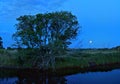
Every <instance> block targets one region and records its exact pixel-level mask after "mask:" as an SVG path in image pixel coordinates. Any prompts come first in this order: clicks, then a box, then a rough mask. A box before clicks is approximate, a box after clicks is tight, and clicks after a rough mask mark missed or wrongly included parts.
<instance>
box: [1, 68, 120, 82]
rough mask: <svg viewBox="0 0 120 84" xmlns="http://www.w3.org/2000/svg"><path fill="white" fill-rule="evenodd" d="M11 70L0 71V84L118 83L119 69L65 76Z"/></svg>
mask: <svg viewBox="0 0 120 84" xmlns="http://www.w3.org/2000/svg"><path fill="white" fill-rule="evenodd" d="M5 72H6V73H5ZM13 72H15V71H13ZM13 72H10V73H12V74H10V73H9V71H7V70H4V71H3V72H0V84H120V79H119V78H120V69H116V70H112V71H108V72H88V73H77V74H73V75H67V76H66V75H65V76H56V75H54V76H51V75H48V74H47V73H38V72H37V73H36V72H35V73H34V72H29V71H28V72H26V71H25V72H22V71H19V72H15V73H13ZM33 73H34V74H33Z"/></svg>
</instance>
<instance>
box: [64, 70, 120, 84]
mask: <svg viewBox="0 0 120 84" xmlns="http://www.w3.org/2000/svg"><path fill="white" fill-rule="evenodd" d="M65 78H66V79H67V84H120V69H118V70H113V71H109V72H89V73H84V74H81V73H79V74H74V75H70V76H66V77H65Z"/></svg>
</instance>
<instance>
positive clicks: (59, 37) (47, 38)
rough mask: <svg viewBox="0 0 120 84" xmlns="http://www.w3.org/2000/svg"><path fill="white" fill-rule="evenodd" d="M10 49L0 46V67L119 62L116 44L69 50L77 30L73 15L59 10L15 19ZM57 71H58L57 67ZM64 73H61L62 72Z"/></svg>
mask: <svg viewBox="0 0 120 84" xmlns="http://www.w3.org/2000/svg"><path fill="white" fill-rule="evenodd" d="M17 21H18V23H17V24H16V30H17V31H16V33H14V34H13V38H14V39H15V42H16V43H15V44H14V48H10V47H8V48H7V49H6V50H5V49H2V48H3V46H2V38H0V46H1V49H0V67H7V68H9V67H10V68H12V67H13V68H19V69H20V68H31V69H33V68H37V69H44V70H49V69H50V70H51V69H53V70H58V69H60V70H61V69H66V70H68V72H69V69H72V70H73V69H75V68H78V70H79V69H81V70H84V69H87V68H90V67H92V68H93V67H96V66H103V65H111V64H120V47H119V46H117V47H115V48H112V49H69V48H68V46H69V45H70V44H71V40H72V39H75V37H76V36H77V35H78V31H79V29H80V27H79V24H78V21H77V18H76V17H75V16H74V15H72V14H71V13H70V12H66V11H61V12H53V13H45V14H37V15H24V16H20V17H19V18H17ZM58 71H59V70H58ZM63 73H64V72H63Z"/></svg>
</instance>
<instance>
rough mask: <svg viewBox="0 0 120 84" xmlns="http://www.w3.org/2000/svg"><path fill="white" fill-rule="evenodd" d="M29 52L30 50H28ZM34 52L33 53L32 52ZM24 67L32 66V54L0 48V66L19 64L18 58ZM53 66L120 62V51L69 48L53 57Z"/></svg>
mask: <svg viewBox="0 0 120 84" xmlns="http://www.w3.org/2000/svg"><path fill="white" fill-rule="evenodd" d="M29 52H31V51H29ZM33 54H34V53H33ZM19 57H20V58H21V59H22V61H23V65H22V66H24V67H32V63H33V60H34V56H33V55H32V54H29V53H26V52H24V51H19V52H18V51H16V50H4V49H1V50H0V66H17V67H19V66H21V65H20V59H19ZM55 61H56V63H55V67H56V68H65V67H80V68H85V67H90V66H94V65H101V64H102V65H104V64H110V63H120V51H117V50H79V49H78V50H75V49H74V50H69V51H67V53H66V54H64V55H59V56H56V57H55Z"/></svg>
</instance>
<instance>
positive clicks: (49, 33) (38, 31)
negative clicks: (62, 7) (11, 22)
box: [13, 11, 79, 50]
mask: <svg viewBox="0 0 120 84" xmlns="http://www.w3.org/2000/svg"><path fill="white" fill-rule="evenodd" d="M17 21H18V23H17V24H16V29H17V31H16V33H14V34H13V37H14V39H15V40H16V42H17V43H19V45H21V47H27V48H41V47H46V46H48V47H50V48H52V49H56V50H59V49H66V48H67V47H68V45H70V44H71V42H70V41H71V39H74V38H75V37H76V36H77V33H78V29H79V24H78V21H77V18H76V16H74V15H72V13H70V12H67V11H61V12H52V13H45V14H37V15H24V16H20V17H19V18H17Z"/></svg>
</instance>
